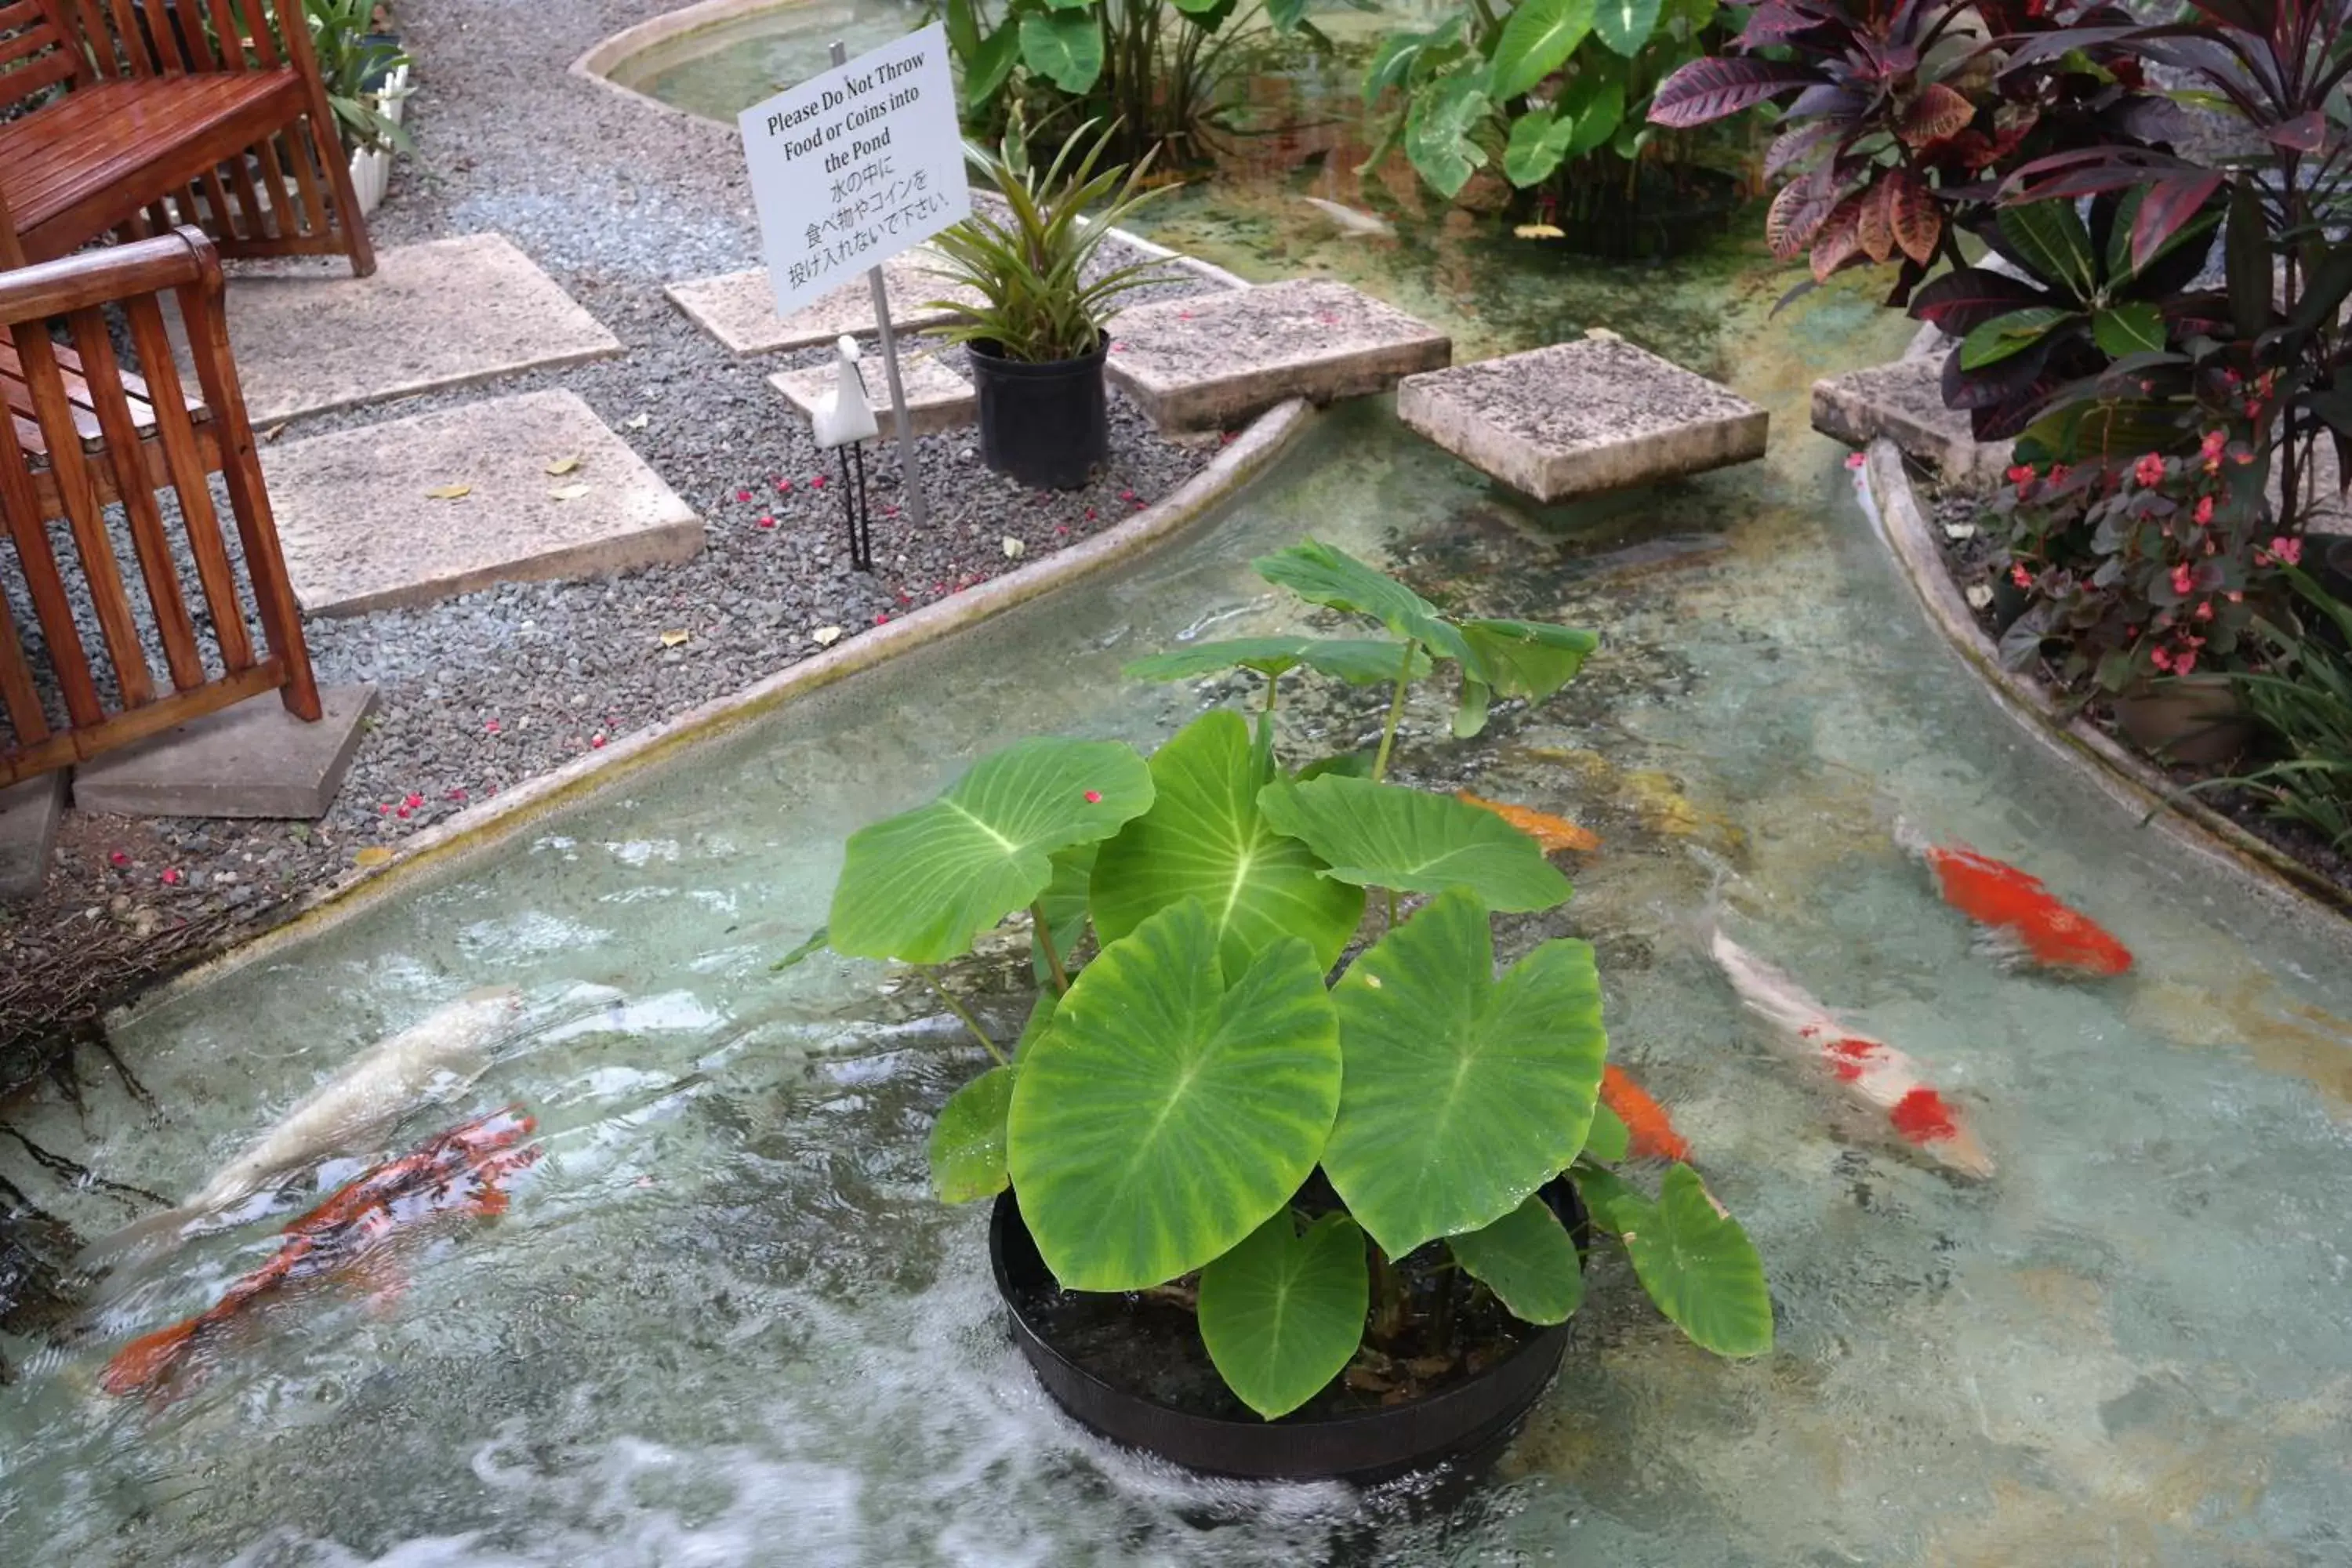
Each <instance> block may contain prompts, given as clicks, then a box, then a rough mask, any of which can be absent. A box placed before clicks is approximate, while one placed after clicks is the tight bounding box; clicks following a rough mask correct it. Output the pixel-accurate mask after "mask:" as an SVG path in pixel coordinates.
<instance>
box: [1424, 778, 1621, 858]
mask: <svg viewBox="0 0 2352 1568" xmlns="http://www.w3.org/2000/svg"><path fill="white" fill-rule="evenodd" d="M1454 799H1456V800H1458V801H1461V802H1462V803H1464V804H1465V805H1475V806H1476V807H1478V808H1479V809H1480V810H1482V811H1491V812H1493V813H1494V814H1495V815H1496V816H1499V817H1501V818H1502V819H1503V820H1504V821H1505V822H1507V823H1509V824H1510V825H1511V826H1514V827H1516V828H1517V829H1518V830H1519V831H1520V832H1522V833H1524V834H1526V835H1527V836H1528V837H1530V838H1532V839H1534V840H1535V841H1536V842H1537V843H1538V844H1540V845H1541V846H1543V852H1544V853H1545V854H1547V855H1549V854H1550V853H1551V852H1552V851H1553V850H1555V849H1598V848H1600V847H1601V840H1600V839H1599V838H1597V837H1594V836H1593V835H1592V833H1591V831H1590V830H1588V829H1586V828H1582V827H1579V826H1577V825H1576V824H1574V823H1573V822H1570V820H1569V819H1568V818H1566V817H1564V816H1552V815H1551V813H1549V812H1548V811H1536V810H1532V809H1530V808H1529V807H1528V806H1524V805H1505V804H1504V803H1503V802H1501V801H1499V800H1482V799H1480V798H1479V797H1478V796H1476V795H1472V794H1470V793H1469V792H1468V791H1467V790H1463V791H1459V792H1457V793H1456V794H1455V795H1454Z"/></svg>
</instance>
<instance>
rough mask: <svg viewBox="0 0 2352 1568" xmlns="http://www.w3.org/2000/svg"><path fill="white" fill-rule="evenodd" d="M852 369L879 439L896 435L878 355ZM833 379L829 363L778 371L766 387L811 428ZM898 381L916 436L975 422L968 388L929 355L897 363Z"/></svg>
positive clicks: (975, 402) (976, 402)
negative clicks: (862, 383)
mask: <svg viewBox="0 0 2352 1568" xmlns="http://www.w3.org/2000/svg"><path fill="white" fill-rule="evenodd" d="M857 368H858V369H859V370H860V371H861V372H863V373H864V374H865V377H866V406H867V407H869V408H871V409H873V410H874V418H875V422H876V423H877V424H878V425H880V426H882V437H881V438H882V439H884V440H886V441H887V440H889V439H891V438H892V437H896V436H897V435H898V415H897V413H896V412H895V411H894V410H893V409H892V408H891V406H890V379H889V373H888V372H887V371H886V370H884V369H883V368H882V361H881V358H880V356H879V355H869V356H867V357H866V359H864V360H861V361H860V362H859V363H858V367H857ZM833 378H834V368H833V366H832V365H831V364H830V363H827V364H817V365H811V366H809V368H808V369H806V370H780V371H778V372H777V373H776V374H773V375H772V376H770V377H769V378H768V384H769V385H770V386H772V387H774V388H775V389H776V390H777V391H778V392H781V393H782V394H783V395H785V396H786V397H787V398H789V399H791V400H792V405H793V407H795V408H797V409H799V410H800V411H801V417H803V418H804V419H806V420H808V421H809V422H810V423H811V424H812V425H814V423H815V422H816V409H817V405H819V404H820V403H822V402H824V400H825V399H826V398H828V397H831V396H832V395H833ZM898 381H899V384H900V386H901V387H902V388H903V389H904V390H905V392H906V394H907V418H908V423H909V424H911V425H913V426H914V427H915V434H916V435H918V436H928V435H929V434H930V433H931V432H932V431H934V430H948V429H952V428H954V427H955V426H959V425H970V424H971V423H973V422H974V421H976V420H977V419H979V417H980V397H979V395H978V394H977V393H975V392H973V391H972V389H971V383H970V382H968V381H966V380H965V379H964V378H963V377H961V376H960V375H958V374H956V373H955V372H953V371H951V370H950V369H949V368H948V367H947V366H945V365H943V364H941V363H940V362H939V361H938V360H937V359H936V358H934V357H932V356H931V355H929V354H919V355H916V356H913V357H911V358H907V359H902V360H901V361H900V362H899V364H898Z"/></svg>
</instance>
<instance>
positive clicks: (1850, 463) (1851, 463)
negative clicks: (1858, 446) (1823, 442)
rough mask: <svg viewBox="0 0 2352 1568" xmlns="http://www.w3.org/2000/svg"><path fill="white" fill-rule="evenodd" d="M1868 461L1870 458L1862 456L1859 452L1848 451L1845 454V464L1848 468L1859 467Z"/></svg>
mask: <svg viewBox="0 0 2352 1568" xmlns="http://www.w3.org/2000/svg"><path fill="white" fill-rule="evenodd" d="M1868 461H1870V459H1869V458H1865V457H1864V456H1863V455H1862V454H1861V453H1860V452H1848V453H1847V454H1846V455H1845V466H1846V467H1847V468H1861V467H1862V466H1863V465H1864V463H1867V462H1868Z"/></svg>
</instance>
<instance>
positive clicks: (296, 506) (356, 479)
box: [262, 392, 702, 616]
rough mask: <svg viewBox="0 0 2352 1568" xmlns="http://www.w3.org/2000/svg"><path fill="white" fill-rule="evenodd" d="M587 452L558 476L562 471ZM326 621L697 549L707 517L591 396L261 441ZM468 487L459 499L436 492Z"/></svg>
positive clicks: (274, 497)
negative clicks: (276, 442) (599, 411)
mask: <svg viewBox="0 0 2352 1568" xmlns="http://www.w3.org/2000/svg"><path fill="white" fill-rule="evenodd" d="M566 459H576V461H574V462H573V463H572V466H570V467H568V468H565V470H564V471H563V472H562V473H561V474H550V473H549V472H548V468H550V466H551V465H562V464H563V463H564V462H565V460H566ZM262 471H263V473H264V475H265V476H266V477H267V479H268V483H269V495H270V500H271V501H272V503H273V504H274V506H275V507H276V510H277V513H278V533H279V535H280V536H281V538H282V540H283V542H284V544H285V551H286V570H287V574H288V575H289V577H291V578H292V580H293V584H294V596H295V597H296V598H297V599H298V600H299V601H300V603H301V605H302V608H303V609H304V611H306V612H307V613H309V614H310V615H317V616H338V615H341V616H349V615H358V614H360V613H362V612H363V611H367V610H374V609H383V608H385V607H387V606H391V605H424V604H430V603H432V602H433V601H435V600H436V599H446V598H448V597H450V596H451V595H457V594H466V593H471V592H472V591H473V590H475V589H477V588H483V587H488V585H490V584H494V583H515V582H545V581H550V580H553V579H560V578H573V577H588V576H594V575H597V574H601V573H607V572H620V571H625V570H627V569H629V568H631V567H636V566H650V565H656V564H661V563H672V562H678V561H685V560H688V559H690V558H692V556H693V555H694V554H695V552H698V551H699V550H700V549H701V548H702V520H701V519H700V518H699V517H698V516H696V515H695V512H694V509H693V508H692V507H690V506H688V505H687V503H686V501H685V500H684V499H683V498H681V497H680V496H679V495H678V494H677V492H676V491H674V490H672V489H670V488H669V486H667V484H665V483H663V482H662V479H661V477H660V476H659V475H658V474H656V473H655V472H654V471H653V469H651V468H647V467H646V464H645V462H644V460H643V459H642V458H639V457H638V456H637V455H636V453H635V452H634V451H632V450H631V449H630V448H629V445H628V443H627V442H625V441H624V440H622V439H621V437H619V436H617V435H615V434H614V432H613V431H612V430H611V429H609V428H607V427H606V426H605V425H604V421H602V420H600V419H598V418H597V417H596V415H595V412H594V411H593V409H591V408H590V407H589V406H588V405H587V404H585V403H583V402H582V401H581V400H580V398H579V396H578V395H575V394H572V393H569V392H531V393H523V394H520V395H516V396H512V397H499V398H492V399H490V400H488V401H487V402H483V403H476V404H469V405H466V406H464V407H460V408H449V409H444V410H442V411H441V412H439V413H437V414H421V415H415V416H410V417H409V418H406V419H392V420H386V421H384V422H383V423H382V424H380V425H370V426H363V427H362V428H359V429H355V430H342V431H338V432H336V433H335V434H333V435H331V436H314V437H310V438H309V439H307V440H301V441H289V442H287V443H285V444H284V445H282V446H277V447H264V448H263V450H262ZM459 486H463V487H466V489H465V493H464V494H463V495H457V496H451V495H447V494H445V495H442V496H438V497H436V496H434V495H430V494H428V493H427V492H429V491H434V490H441V491H445V492H446V491H449V490H453V489H456V488H457V487H459Z"/></svg>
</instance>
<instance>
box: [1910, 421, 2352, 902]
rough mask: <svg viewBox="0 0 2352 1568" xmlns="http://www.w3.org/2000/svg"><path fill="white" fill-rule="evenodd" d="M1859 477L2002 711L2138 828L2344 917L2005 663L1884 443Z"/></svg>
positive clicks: (2289, 868)
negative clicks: (2131, 816)
mask: <svg viewBox="0 0 2352 1568" xmlns="http://www.w3.org/2000/svg"><path fill="white" fill-rule="evenodd" d="M1864 479H1866V480H1867V481H1868V488H1869V496H1868V500H1869V501H1870V506H1869V508H1868V510H1869V512H1870V515H1871V521H1872V525H1873V526H1874V528H1875V529H1876V530H1877V531H1878V535H1879V538H1880V539H1881V540H1882V541H1883V542H1885V544H1886V546H1887V548H1888V550H1889V551H1890V552H1891V553H1892V554H1893V555H1894V557H1895V566H1896V567H1897V568H1898V569H1899V570H1900V571H1901V572H1902V574H1903V577H1904V580H1905V581H1906V582H1907V583H1908V584H1910V586H1911V591H1912V592H1913V593H1914V594H1915V595H1917V596H1918V599H1919V605H1920V607H1921V608H1922V609H1923V610H1925V611H1926V612H1927V619H1928V621H1929V622H1930V623H1931V624H1932V625H1933V626H1935V628H1936V629H1937V631H1938V632H1940V633H1942V634H1943V637H1944V640H1945V641H1946V642H1947V643H1948V644H1950V645H1951V647H1952V651H1954V652H1955V653H1957V654H1958V655H1959V656H1960V658H1961V659H1962V660H1963V661H1964V662H1965V663H1967V664H1968V665H1969V666H1970V667H1971V668H1973V669H1974V670H1975V671H1976V673H1977V674H1978V675H1979V677H1981V678H1982V679H1983V681H1984V684H1985V687H1986V689H1987V690H1989V691H1990V693H1991V695H1992V698H1993V700H1994V701H1995V702H1996V703H1998V704H1999V705H2000V708H2001V709H2002V710H2003V711H2005V712H2007V713H2008V714H2009V715H2010V717H2011V718H2012V719H2015V720H2016V721H2018V723H2019V724H2020V725H2021V727H2022V728H2023V729H2024V730H2025V731H2027V732H2028V733H2029V734H2031V735H2032V736H2033V737H2034V738H2035V739H2036V740H2038V741H2040V742H2042V744H2043V745H2045V746H2047V747H2048V748H2049V749H2050V750H2051V751H2052V752H2054V753H2055V754H2056V755H2057V756H2058V757H2059V758H2060V759H2061V760H2062V761H2063V762H2064V763H2067V764H2068V765H2069V766H2071V767H2072V768H2073V769H2074V771H2075V772H2077V773H2080V774H2081V775H2082V776H2083V777H2084V778H2086V779H2088V780H2089V781H2090V782H2091V783H2092V784H2095V785H2096V786H2098V788H2099V790H2100V791H2101V792H2102V793H2104V794H2105V795H2106V796H2107V797H2108V798H2109V799H2111V800H2113V801H2114V802H2116V805H2121V806H2123V807H2124V808H2125V809H2126V810H2128V811H2131V812H2133V813H2135V814H2137V815H2138V816H2141V817H2143V818H2144V819H2146V821H2147V826H2150V827H2152V828H2154V829H2156V830H2157V831H2158V832H2161V833H2163V834H2165V835H2166V836H2167V837H2170V838H2171V839H2173V840H2174V841H2175V842H2177V843H2179V844H2180V845H2182V846H2183V847H2187V848H2189V849H2193V850H2195V851H2196V852H2198V853H2199V854H2200V855H2203V856H2205V857H2206V858H2209V859H2211V860H2213V861H2216V862H2219V863H2220V864H2222V865H2224V866H2228V867H2230V868H2232V869H2234V870H2237V871H2239V872H2242V873H2243V874H2244V875H2245V876H2246V877H2248V878H2249V879H2252V881H2253V882H2254V883H2255V884H2257V885H2258V886H2260V887H2262V888H2263V889H2266V890H2268V891H2270V892H2272V893H2273V894H2275V895H2277V896H2279V897H2281V898H2283V899H2286V900H2291V901H2294V902H2296V903H2300V904H2307V905H2311V906H2315V909H2316V912H2318V913H2320V914H2322V915H2323V916H2336V917H2352V892H2347V890H2346V889H2343V888H2340V887H2338V886H2336V884H2335V883H2334V882H2332V881H2330V880H2329V879H2327V878H2326V877H2323V876H2321V875H2319V874H2318V873H2317V872H2315V871H2314V870H2312V869H2311V868H2309V867H2307V866H2305V865H2304V864H2303V863H2302V862H2301V861H2299V860H2297V859H2295V858H2294V857H2293V856H2291V855H2289V854H2287V853H2286V852H2285V851H2284V850H2282V849H2280V848H2278V847H2276V846H2274V845H2273V844H2271V843H2269V842H2268V841H2267V840H2265V839H2263V838H2262V837H2259V836H2258V835H2256V834H2253V833H2251V832H2249V831H2248V830H2247V829H2246V828H2244V827H2243V826H2240V825H2239V824H2238V823H2236V822H2233V821H2231V819H2230V818H2229V817H2227V816H2223V815H2222V814H2221V813H2220V812H2218V811H2216V810H2214V809H2213V808H2212V807H2211V806H2210V805H2205V804H2204V803H2203V802H2201V801H2199V800H2196V799H2194V798H2190V797H2184V796H2182V795H2179V793H2178V791H2177V790H2176V788H2175V786H2174V785H2173V784H2172V781H2171V780H2169V779H2168V778H2167V777H2165V775H2164V774H2163V773H2161V772H2159V771H2158V769H2157V768H2156V767H2154V766H2153V765H2152V764H2150V763H2148V762H2147V760H2146V759H2144V758H2142V757H2140V756H2137V755H2136V754H2135V753H2133V752H2130V751H2127V750H2126V749H2125V748H2124V747H2123V746H2122V745H2121V744H2119V743H2118V742H2116V740H2115V739H2114V738H2113V737H2112V736H2109V735H2108V734H2106V733H2105V731H2101V730H2100V729H2099V728H2098V727H2097V726H2095V725H2094V724H2092V723H2091V722H2090V721H2087V720H2084V719H2082V718H2079V717H2073V716H2070V715H2068V714H2067V713H2066V712H2065V711H2063V709H2062V708H2061V707H2060V705H2059V704H2058V702H2057V701H2056V700H2054V699H2053V697H2052V696H2051V694H2050V693H2049V692H2048V691H2046V690H2045V689H2042V686H2041V685H2040V684H2039V683H2038V682H2035V681H2033V680H2031V679H2028V678H2026V677H2024V676H2022V675H2020V674H2018V673H2017V672H2015V671H2013V670H2011V669H2009V668H2005V667H2004V666H2003V665H2002V664H2001V662H2000V650H1999V648H1998V647H1995V646H1994V643H1993V640H1992V638H1990V637H1988V636H1986V635H1985V631H1984V628H1983V627H1982V626H1979V625H1978V623H1977V618H1976V615H1975V612H1973V611H1972V610H1970V609H1969V605H1968V601H1967V600H1966V599H1964V598H1963V597H1961V595H1960V589H1959V584H1957V583H1955V582H1953V581H1952V575H1951V573H1950V572H1949V571H1948V570H1947V569H1946V568H1945V565H1944V561H1943V552H1942V551H1941V550H1940V549H1939V548H1938V547H1937V543H1936V540H1935V535H1934V534H1933V533H1932V532H1931V531H1930V529H1929V524H1928V521H1927V512H1926V510H1924V509H1923V508H1922V507H1921V506H1920V505H1919V499H1918V496H1917V494H1916V491H1915V490H1914V489H1913V488H1912V484H1911V475H1910V472H1909V470H1908V469H1907V468H1905V467H1904V459H1903V453H1902V451H1901V449H1900V448H1899V447H1896V446H1895V443H1894V441H1892V440H1891V439H1889V438H1888V437H1884V436H1882V437H1878V438H1877V439H1875V440H1874V441H1872V442H1871V444H1870V447H1869V452H1868V457H1867V459H1866V461H1865V462H1864Z"/></svg>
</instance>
